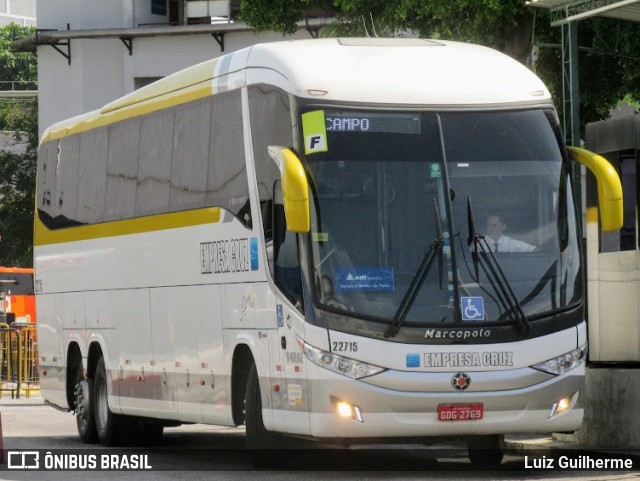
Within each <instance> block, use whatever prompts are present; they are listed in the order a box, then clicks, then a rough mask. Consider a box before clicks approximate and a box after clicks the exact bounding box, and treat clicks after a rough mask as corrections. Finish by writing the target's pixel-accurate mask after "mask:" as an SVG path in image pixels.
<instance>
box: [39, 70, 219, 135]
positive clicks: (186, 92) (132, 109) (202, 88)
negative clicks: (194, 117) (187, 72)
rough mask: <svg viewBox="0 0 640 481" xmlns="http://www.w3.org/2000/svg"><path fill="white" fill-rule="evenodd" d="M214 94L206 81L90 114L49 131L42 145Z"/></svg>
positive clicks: (209, 81) (210, 84) (208, 81)
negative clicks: (104, 112)
mask: <svg viewBox="0 0 640 481" xmlns="http://www.w3.org/2000/svg"><path fill="white" fill-rule="evenodd" d="M212 94H213V87H212V82H211V80H206V81H204V82H201V83H199V84H196V85H192V86H190V87H187V88H185V89H182V90H179V91H177V92H171V93H169V94H166V95H161V96H159V97H153V98H150V99H148V100H145V101H143V102H140V103H136V104H132V105H128V106H125V107H122V108H120V109H117V110H113V111H110V112H108V113H106V114H100V111H94V112H90V113H88V114H86V115H83V116H80V117H76V118H74V119H71V120H72V121H71V122H68V123H62V125H60V126H59V127H56V128H55V129H51V130H47V131H46V132H45V133H44V136H43V137H42V140H41V141H40V143H41V144H44V143H46V142H50V141H52V140H57V139H62V138H64V137H66V136H68V135H73V134H79V133H80V132H86V131H87V130H91V129H95V128H97V127H103V126H105V125H109V124H113V123H115V122H120V121H122V120H127V119H131V118H134V117H139V116H140V115H144V114H148V113H151V112H155V111H157V110H162V109H166V108H168V107H173V106H174V105H180V104H183V103H186V102H191V101H193V100H198V99H201V98H204V97H208V96H210V95H212Z"/></svg>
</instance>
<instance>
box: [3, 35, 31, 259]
mask: <svg viewBox="0 0 640 481" xmlns="http://www.w3.org/2000/svg"><path fill="white" fill-rule="evenodd" d="M33 32H34V29H33V28H24V27H20V26H18V25H15V24H10V25H7V26H5V27H2V28H0V82H15V81H20V82H30V83H32V84H31V85H29V88H30V89H32V88H33V85H34V84H35V81H36V80H37V61H36V56H35V54H33V53H22V52H20V53H18V52H14V51H13V50H12V49H11V42H13V41H14V40H17V39H19V38H22V37H24V36H27V35H32V34H33ZM0 85H5V84H2V83H0ZM0 93H1V92H0ZM0 131H2V132H4V133H5V134H7V135H9V136H10V137H12V138H13V139H14V141H15V142H17V143H22V144H25V147H26V151H25V152H24V153H16V152H15V151H13V150H0V264H2V265H9V266H24V267H29V266H31V265H32V263H33V258H32V252H33V248H32V245H33V209H34V205H35V204H34V194H35V173H36V159H37V149H38V105H37V100H36V99H24V98H7V97H2V96H0Z"/></svg>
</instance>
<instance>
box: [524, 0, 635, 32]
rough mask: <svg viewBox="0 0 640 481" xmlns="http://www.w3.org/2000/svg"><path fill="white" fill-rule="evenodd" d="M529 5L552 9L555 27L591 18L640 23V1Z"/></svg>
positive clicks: (559, 0)
mask: <svg viewBox="0 0 640 481" xmlns="http://www.w3.org/2000/svg"><path fill="white" fill-rule="evenodd" d="M528 3H529V4H530V5H531V6H534V7H542V8H548V9H550V10H551V25H552V26H554V27H555V26H560V25H563V24H566V23H568V22H574V21H578V20H584V19H586V18H591V17H608V18H615V19H618V20H626V21H631V22H640V0H574V1H569V2H568V1H567V0H532V1H531V2H528Z"/></svg>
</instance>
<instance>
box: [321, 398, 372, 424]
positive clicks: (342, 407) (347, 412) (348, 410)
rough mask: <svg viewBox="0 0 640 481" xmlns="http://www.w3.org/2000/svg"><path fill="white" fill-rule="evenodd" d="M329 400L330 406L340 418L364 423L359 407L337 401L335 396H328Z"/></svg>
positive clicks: (340, 400)
mask: <svg viewBox="0 0 640 481" xmlns="http://www.w3.org/2000/svg"><path fill="white" fill-rule="evenodd" d="M329 400H330V401H331V405H332V406H333V408H334V409H335V410H336V413H337V414H338V415H339V416H340V417H343V418H351V419H353V420H354V421H358V422H359V423H363V422H364V419H363V417H362V411H361V410H360V407H359V406H356V405H355V404H351V403H348V402H346V401H343V400H342V399H338V398H337V397H335V396H329Z"/></svg>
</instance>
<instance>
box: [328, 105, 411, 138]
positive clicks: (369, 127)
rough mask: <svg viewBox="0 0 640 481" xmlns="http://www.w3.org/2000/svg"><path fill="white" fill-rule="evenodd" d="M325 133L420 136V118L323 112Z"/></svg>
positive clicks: (365, 113)
mask: <svg viewBox="0 0 640 481" xmlns="http://www.w3.org/2000/svg"><path fill="white" fill-rule="evenodd" d="M325 127H326V129H327V132H361V133H362V132H371V133H385V134H420V132H421V124H420V116H419V115H414V114H386V113H372V112H334V111H330V110H327V111H325Z"/></svg>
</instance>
